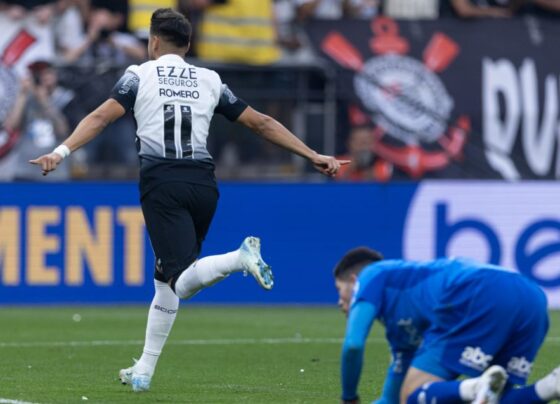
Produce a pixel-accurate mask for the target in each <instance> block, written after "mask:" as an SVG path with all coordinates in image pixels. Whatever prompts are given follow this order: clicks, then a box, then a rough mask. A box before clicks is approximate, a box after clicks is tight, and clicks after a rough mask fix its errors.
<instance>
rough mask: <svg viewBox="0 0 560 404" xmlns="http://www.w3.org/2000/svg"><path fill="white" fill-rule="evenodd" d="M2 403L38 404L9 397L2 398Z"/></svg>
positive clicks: (0, 403)
mask: <svg viewBox="0 0 560 404" xmlns="http://www.w3.org/2000/svg"><path fill="white" fill-rule="evenodd" d="M0 404H37V403H31V402H29V401H20V400H10V399H9V398H0Z"/></svg>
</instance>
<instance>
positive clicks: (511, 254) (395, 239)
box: [0, 181, 560, 307]
mask: <svg viewBox="0 0 560 404" xmlns="http://www.w3.org/2000/svg"><path fill="white" fill-rule="evenodd" d="M220 193H221V196H220V202H219V206H218V211H217V212H216V216H215V218H214V221H213V224H212V227H211V229H210V232H209V234H208V237H207V239H206V242H205V244H204V248H203V251H202V255H203V256H204V255H211V254H219V253H223V252H227V251H231V250H233V249H236V248H237V247H238V246H239V244H240V243H241V241H242V240H243V238H244V237H245V236H248V235H255V236H259V237H261V239H262V243H263V245H262V250H263V255H264V256H265V258H266V260H267V261H268V262H269V263H270V264H271V265H272V266H273V269H274V273H275V277H276V285H275V288H274V289H273V290H272V291H270V292H266V291H263V290H261V289H260V288H259V287H258V286H257V284H256V282H254V281H253V280H252V278H244V277H243V276H242V275H241V274H234V275H232V276H230V277H229V278H228V279H226V280H225V281H223V282H221V283H220V284H217V285H215V286H213V287H211V288H209V289H207V290H205V291H204V292H203V293H200V294H199V295H197V296H196V297H195V298H194V301H197V302H205V303H230V302H232V303H257V304H277V303H296V304H297V303H335V302H336V291H335V289H334V286H333V279H332V274H331V271H332V268H333V266H334V265H335V264H336V262H337V261H338V259H339V258H340V256H341V255H342V254H343V253H344V252H345V251H346V250H348V249H349V248H352V247H355V246H358V245H367V246H370V247H373V248H376V249H378V250H380V251H381V252H383V254H384V255H385V256H386V257H388V258H401V257H404V258H410V259H430V258H434V257H436V256H441V255H463V256H471V257H473V258H477V259H480V260H484V261H489V262H494V263H499V264H503V265H507V266H509V267H511V268H515V269H517V270H519V271H521V272H522V273H524V274H525V275H526V276H529V277H532V278H533V279H534V280H536V281H537V282H539V283H540V284H541V286H543V288H544V289H545V291H546V292H547V294H548V297H549V302H550V305H551V306H552V307H560V214H559V213H558V212H557V207H556V206H557V203H555V201H558V200H559V197H560V186H558V185H557V184H556V183H553V182H534V183H530V182H529V183H517V184H514V183H503V182H430V181H426V182H422V183H418V184H417V183H403V184H397V183H395V184H334V183H329V184H222V185H221V186H220ZM153 262H154V259H153V252H152V249H151V246H150V243H149V239H148V237H147V235H146V231H145V227H144V223H143V219H142V213H141V209H140V206H139V202H138V190H137V186H136V185H135V184H131V183H69V184H2V185H0V304H22V303H23V304H28V303H29V304H39V303H40V304H42V303H86V304H89V303H114V302H123V303H125V302H126V303H128V302H146V301H149V300H150V299H151V297H152V290H153V283H152V274H153Z"/></svg>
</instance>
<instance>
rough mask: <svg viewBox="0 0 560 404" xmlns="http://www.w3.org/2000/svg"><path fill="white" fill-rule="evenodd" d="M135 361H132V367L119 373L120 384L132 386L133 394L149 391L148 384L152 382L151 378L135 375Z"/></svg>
mask: <svg viewBox="0 0 560 404" xmlns="http://www.w3.org/2000/svg"><path fill="white" fill-rule="evenodd" d="M136 362H138V361H137V360H136V359H134V365H133V366H131V367H129V368H126V369H121V370H120V371H119V380H120V381H121V383H122V384H129V385H131V386H132V390H133V391H135V392H142V391H148V390H150V383H151V381H152V376H150V375H147V374H140V373H136V371H135V369H134V367H135V366H136Z"/></svg>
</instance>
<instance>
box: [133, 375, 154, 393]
mask: <svg viewBox="0 0 560 404" xmlns="http://www.w3.org/2000/svg"><path fill="white" fill-rule="evenodd" d="M151 382H152V376H150V375H141V374H138V373H134V372H133V373H132V391H135V392H136V393H139V392H142V391H148V390H150V383H151Z"/></svg>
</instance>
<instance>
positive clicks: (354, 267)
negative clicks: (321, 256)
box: [333, 247, 383, 278]
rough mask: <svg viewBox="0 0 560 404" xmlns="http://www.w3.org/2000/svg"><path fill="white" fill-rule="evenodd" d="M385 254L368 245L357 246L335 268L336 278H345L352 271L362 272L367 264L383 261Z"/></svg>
mask: <svg viewBox="0 0 560 404" xmlns="http://www.w3.org/2000/svg"><path fill="white" fill-rule="evenodd" d="M382 259H383V255H381V253H379V252H377V251H375V250H372V249H371V248H368V247H356V248H353V249H352V250H350V251H348V252H347V253H346V254H345V255H344V257H342V259H341V260H340V261H339V262H338V264H336V266H335V267H334V270H333V275H334V277H335V278H344V277H345V276H347V275H349V274H351V273H357V272H360V271H361V270H362V269H363V268H364V267H365V266H366V265H369V264H372V263H374V262H377V261H381V260H382Z"/></svg>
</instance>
